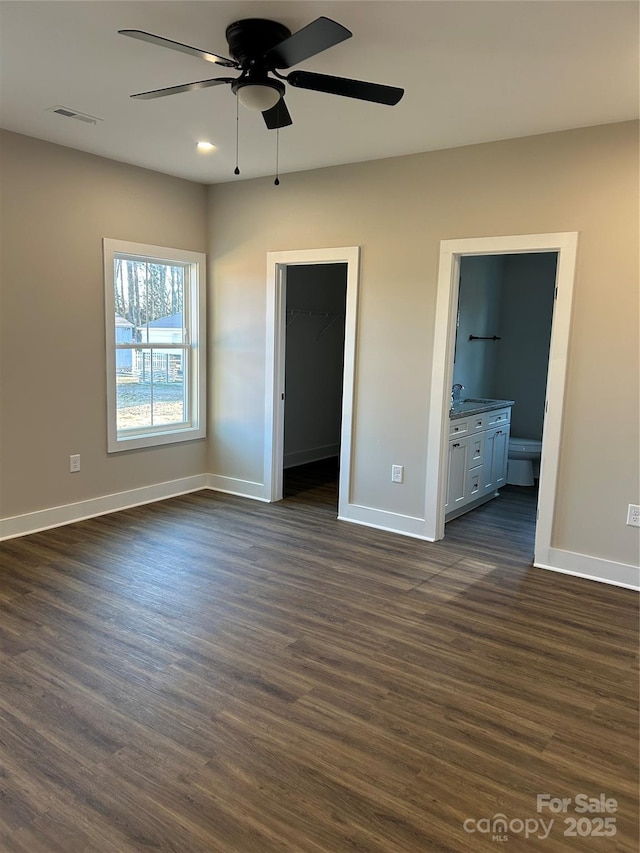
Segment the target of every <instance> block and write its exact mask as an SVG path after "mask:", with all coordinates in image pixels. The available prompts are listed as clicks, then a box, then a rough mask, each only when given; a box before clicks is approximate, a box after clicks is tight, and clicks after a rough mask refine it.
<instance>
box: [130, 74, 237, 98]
mask: <svg viewBox="0 0 640 853" xmlns="http://www.w3.org/2000/svg"><path fill="white" fill-rule="evenodd" d="M234 80H235V77H214V78H213V79H212V80H198V81H197V82H196V83H185V84H184V85H183V86H169V87H168V88H166V89H153V90H152V91H151V92H138V94H137V95H131V97H132V98H137V99H138V100H139V101H149V100H151V99H152V98H164V96H165V95H178V94H180V92H194V91H195V90H196V89H208V88H209V86H221V85H222V84H223V83H233V81H234Z"/></svg>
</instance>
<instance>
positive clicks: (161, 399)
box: [103, 238, 206, 453]
mask: <svg viewBox="0 0 640 853" xmlns="http://www.w3.org/2000/svg"><path fill="white" fill-rule="evenodd" d="M103 247H104V278H105V306H106V341H107V416H108V430H107V450H108V452H109V453H113V452H115V451H121V450H133V449H134V448H138V447H152V446H154V445H160V444H170V443H172V442H176V441H188V440H189V439H194V438H204V436H205V434H206V433H205V421H206V417H205V364H206V362H205V322H204V320H205V256H204V255H202V254H200V253H198V252H185V251H181V250H179V249H163V248H161V247H159V246H145V245H142V244H140V243H125V242H122V241H120V240H109V239H106V238H105V239H104V240H103Z"/></svg>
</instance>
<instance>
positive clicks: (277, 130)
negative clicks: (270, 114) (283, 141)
mask: <svg viewBox="0 0 640 853" xmlns="http://www.w3.org/2000/svg"><path fill="white" fill-rule="evenodd" d="M279 175H280V128H279V127H277V128H276V179H275V181H274V182H273V183H274V185H275V186H276V187H279V186H280V177H279Z"/></svg>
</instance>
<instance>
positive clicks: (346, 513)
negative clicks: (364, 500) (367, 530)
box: [338, 504, 435, 542]
mask: <svg viewBox="0 0 640 853" xmlns="http://www.w3.org/2000/svg"><path fill="white" fill-rule="evenodd" d="M338 520H339V521H350V522H351V523H352V524H362V525H363V526H364V527H375V528H376V529H377V530H387V531H388V532H389V533H399V534H400V535H401V536H411V537H412V538H413V539H422V540H424V541H425V542H435V540H434V539H432V538H430V537H429V536H425V535H424V518H417V517H415V516H412V515H402V514H401V513H397V512H387V511H386V510H382V509H373V508H372V507H369V506H361V505H360V504H347V506H346V507H342V508H341V511H340V514H339V515H338Z"/></svg>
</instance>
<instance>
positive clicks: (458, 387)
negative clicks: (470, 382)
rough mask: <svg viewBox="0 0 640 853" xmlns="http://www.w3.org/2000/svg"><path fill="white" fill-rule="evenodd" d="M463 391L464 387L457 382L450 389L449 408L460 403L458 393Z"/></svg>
mask: <svg viewBox="0 0 640 853" xmlns="http://www.w3.org/2000/svg"><path fill="white" fill-rule="evenodd" d="M461 391H464V385H461V384H460V383H459V382H456V384H455V385H454V386H453V388H452V389H451V406H452V407H453V406H455V404H456V403H459V402H460V392H461Z"/></svg>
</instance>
